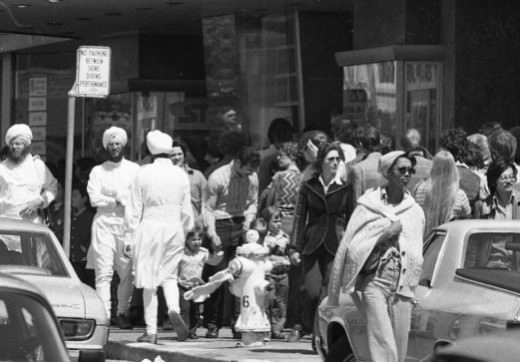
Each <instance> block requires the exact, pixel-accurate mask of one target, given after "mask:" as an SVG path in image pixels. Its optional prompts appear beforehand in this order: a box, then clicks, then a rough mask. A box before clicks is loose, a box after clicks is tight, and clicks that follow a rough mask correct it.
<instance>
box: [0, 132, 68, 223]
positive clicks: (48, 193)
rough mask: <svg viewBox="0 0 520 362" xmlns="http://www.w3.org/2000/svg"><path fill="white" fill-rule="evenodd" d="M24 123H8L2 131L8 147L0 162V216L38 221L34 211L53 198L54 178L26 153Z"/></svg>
mask: <svg viewBox="0 0 520 362" xmlns="http://www.w3.org/2000/svg"><path fill="white" fill-rule="evenodd" d="M31 141H32V132H31V129H30V128H29V126H28V125H26V124H23V123H18V124H15V125H13V126H11V127H10V128H9V129H8V130H7V133H6V135H5V142H6V144H7V146H8V147H9V153H8V155H7V158H6V159H5V160H4V161H2V163H0V216H2V217H10V218H14V219H25V220H29V221H32V222H35V223H41V222H42V219H41V217H40V216H39V214H38V211H39V210H41V209H43V208H45V207H47V206H49V204H50V203H51V202H52V201H53V200H54V199H55V198H56V194H57V192H58V182H57V181H56V179H55V178H54V176H53V175H52V173H51V172H50V171H49V169H48V168H47V166H45V163H43V161H42V160H40V159H39V158H38V157H34V156H33V155H31V153H30V146H31Z"/></svg>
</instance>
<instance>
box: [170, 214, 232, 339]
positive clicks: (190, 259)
mask: <svg viewBox="0 0 520 362" xmlns="http://www.w3.org/2000/svg"><path fill="white" fill-rule="evenodd" d="M206 237H207V235H206V230H205V228H204V227H203V226H202V224H200V223H196V224H195V226H194V227H193V229H192V230H190V231H189V232H188V233H187V234H186V242H185V248H184V252H183V254H182V258H181V261H180V263H179V275H178V284H179V295H180V301H179V304H180V308H181V317H182V319H183V320H184V323H185V324H186V325H187V326H188V327H189V330H190V334H189V337H188V338H190V339H196V338H197V333H196V332H197V327H198V326H199V324H200V318H201V317H202V313H201V308H202V306H203V303H201V302H199V301H197V300H186V299H184V297H183V295H184V293H185V292H186V291H188V290H190V289H192V288H193V287H196V286H197V285H200V284H203V283H204V282H203V281H202V269H203V268H204V264H209V265H217V264H219V263H220V260H221V259H222V256H223V253H222V252H217V253H215V254H213V255H212V254H210V253H209V251H208V249H206V248H203V247H202V246H201V245H202V241H203V240H204V239H205V238H206Z"/></svg>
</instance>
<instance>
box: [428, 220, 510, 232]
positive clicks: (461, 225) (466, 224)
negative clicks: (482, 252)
mask: <svg viewBox="0 0 520 362" xmlns="http://www.w3.org/2000/svg"><path fill="white" fill-rule="evenodd" d="M473 229H478V230H482V229H491V230H496V231H506V230H518V231H520V223H519V222H518V220H488V219H468V220H455V221H450V222H448V223H445V224H442V225H440V226H438V227H436V228H435V230H441V231H459V232H460V231H464V232H465V231H470V230H473Z"/></svg>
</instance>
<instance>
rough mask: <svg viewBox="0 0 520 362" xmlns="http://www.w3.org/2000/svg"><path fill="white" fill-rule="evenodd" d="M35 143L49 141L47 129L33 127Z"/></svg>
mask: <svg viewBox="0 0 520 362" xmlns="http://www.w3.org/2000/svg"><path fill="white" fill-rule="evenodd" d="M31 131H32V134H33V140H34V141H43V142H45V140H46V139H47V127H31Z"/></svg>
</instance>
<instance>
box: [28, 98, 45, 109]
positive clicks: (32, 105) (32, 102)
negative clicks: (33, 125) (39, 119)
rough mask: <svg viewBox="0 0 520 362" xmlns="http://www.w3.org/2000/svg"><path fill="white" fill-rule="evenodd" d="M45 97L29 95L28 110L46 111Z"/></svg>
mask: <svg viewBox="0 0 520 362" xmlns="http://www.w3.org/2000/svg"><path fill="white" fill-rule="evenodd" d="M46 110H47V98H45V97H29V112H31V111H46Z"/></svg>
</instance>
